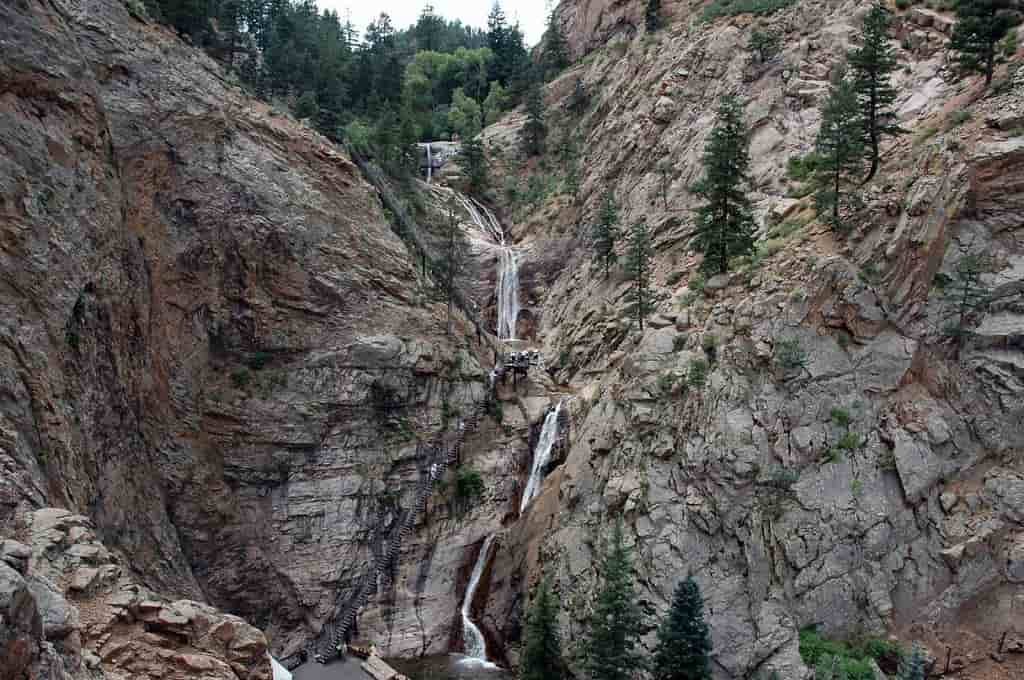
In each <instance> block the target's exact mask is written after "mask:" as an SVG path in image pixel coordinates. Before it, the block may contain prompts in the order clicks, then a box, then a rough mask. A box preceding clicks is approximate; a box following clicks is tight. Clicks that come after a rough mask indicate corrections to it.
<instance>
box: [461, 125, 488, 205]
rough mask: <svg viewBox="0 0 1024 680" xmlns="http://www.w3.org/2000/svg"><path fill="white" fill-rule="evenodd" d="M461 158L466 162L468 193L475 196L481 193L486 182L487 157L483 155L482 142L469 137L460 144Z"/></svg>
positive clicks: (476, 138) (485, 186)
mask: <svg viewBox="0 0 1024 680" xmlns="http://www.w3.org/2000/svg"><path fill="white" fill-rule="evenodd" d="M461 156H462V158H463V159H465V162H466V178H467V179H468V180H469V189H470V191H471V192H473V193H476V194H479V193H481V192H483V190H484V189H486V188H487V182H488V173H487V155H486V153H484V145H483V142H481V141H480V139H479V138H478V137H470V138H469V139H467V140H466V141H464V142H463V143H462V154H461Z"/></svg>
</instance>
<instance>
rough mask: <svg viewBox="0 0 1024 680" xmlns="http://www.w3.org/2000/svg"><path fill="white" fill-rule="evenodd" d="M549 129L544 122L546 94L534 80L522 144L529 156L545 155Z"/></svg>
mask: <svg viewBox="0 0 1024 680" xmlns="http://www.w3.org/2000/svg"><path fill="white" fill-rule="evenodd" d="M547 133H548V129H547V125H546V124H545V122H544V93H543V91H542V90H541V84H540V81H539V80H534V81H533V83H532V84H531V85H530V89H529V92H528V93H527V95H526V123H525V124H524V125H523V131H522V136H521V139H520V141H521V143H522V148H523V153H525V154H526V155H527V156H539V155H540V154H542V153H544V140H545V138H546V137H547Z"/></svg>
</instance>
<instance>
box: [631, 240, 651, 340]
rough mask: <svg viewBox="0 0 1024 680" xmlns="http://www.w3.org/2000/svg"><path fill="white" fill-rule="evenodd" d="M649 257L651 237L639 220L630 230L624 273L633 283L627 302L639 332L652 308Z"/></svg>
mask: <svg viewBox="0 0 1024 680" xmlns="http://www.w3.org/2000/svg"><path fill="white" fill-rule="evenodd" d="M651 256H652V251H651V235H650V233H649V232H648V230H647V223H646V222H644V221H643V220H641V221H639V222H637V223H636V224H634V225H633V228H632V229H631V230H630V232H629V243H628V247H627V250H626V273H627V274H628V275H629V279H630V281H632V282H633V283H632V286H631V287H630V292H629V300H630V302H631V304H632V305H633V313H634V314H636V321H637V323H638V324H639V326H640V330H641V331H643V329H644V320H645V319H646V318H647V315H648V314H650V313H651V312H652V311H653V308H654V300H653V299H652V295H651V266H652V264H651Z"/></svg>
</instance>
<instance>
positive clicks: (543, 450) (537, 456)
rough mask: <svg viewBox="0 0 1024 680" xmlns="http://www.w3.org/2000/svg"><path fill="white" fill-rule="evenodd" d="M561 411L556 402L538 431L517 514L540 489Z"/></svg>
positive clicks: (523, 510) (556, 435)
mask: <svg viewBox="0 0 1024 680" xmlns="http://www.w3.org/2000/svg"><path fill="white" fill-rule="evenodd" d="M561 411H562V402H561V401H560V402H558V405H557V406H555V408H554V410H552V411H551V412H549V413H548V416H547V418H545V419H544V427H543V428H542V429H541V431H540V439H539V440H538V441H537V448H536V450H535V451H534V452H533V467H532V468H531V469H530V481H528V482H527V483H526V489H525V490H524V491H523V500H522V501H521V502H520V503H519V514H523V512H525V511H526V506H527V505H529V504H530V501H532V500H533V498H534V496H536V495H537V493H538V492H539V491H540V484H541V482H542V481H544V478H543V475H544V468H546V467H547V465H548V463H550V462H551V448H552V447H553V446H554V445H555V439H556V438H557V437H558V414H559V413H560V412H561Z"/></svg>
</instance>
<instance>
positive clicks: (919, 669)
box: [899, 645, 925, 680]
mask: <svg viewBox="0 0 1024 680" xmlns="http://www.w3.org/2000/svg"><path fill="white" fill-rule="evenodd" d="M902 666H903V667H902V668H900V675H899V680H925V668H924V652H922V651H921V648H920V647H919V646H917V645H914V649H913V650H912V651H911V652H910V657H909V658H907V659H906V660H904V662H903V664H902Z"/></svg>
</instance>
